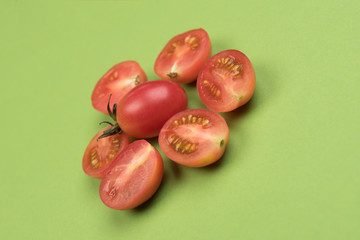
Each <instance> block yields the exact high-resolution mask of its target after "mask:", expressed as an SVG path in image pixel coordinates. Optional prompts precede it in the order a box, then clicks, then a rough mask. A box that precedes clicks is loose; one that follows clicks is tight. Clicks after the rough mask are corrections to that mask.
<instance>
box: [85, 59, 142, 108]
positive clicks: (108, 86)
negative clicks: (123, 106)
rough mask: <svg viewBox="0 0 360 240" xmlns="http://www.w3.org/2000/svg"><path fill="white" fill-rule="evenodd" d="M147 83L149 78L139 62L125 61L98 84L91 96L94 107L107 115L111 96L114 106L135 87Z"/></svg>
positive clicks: (117, 65) (109, 71)
mask: <svg viewBox="0 0 360 240" xmlns="http://www.w3.org/2000/svg"><path fill="white" fill-rule="evenodd" d="M146 81H147V77H146V75H145V73H144V71H143V70H142V68H141V67H140V65H139V64H138V63H137V62H135V61H125V62H121V63H118V64H116V65H115V66H113V67H112V68H111V69H110V70H108V71H107V73H105V75H104V76H103V77H101V78H100V80H99V81H98V82H97V84H96V86H95V88H94V90H93V93H92V95H91V101H92V105H93V107H94V108H95V109H96V110H98V111H100V112H103V113H105V114H107V113H108V112H107V109H106V106H107V103H108V100H109V96H110V94H111V95H112V96H111V101H112V102H111V105H112V104H113V103H116V102H118V101H119V100H120V99H121V98H122V97H123V96H124V95H125V94H126V93H128V92H129V91H130V90H131V89H133V88H134V87H135V86H137V85H139V84H141V83H143V82H146Z"/></svg>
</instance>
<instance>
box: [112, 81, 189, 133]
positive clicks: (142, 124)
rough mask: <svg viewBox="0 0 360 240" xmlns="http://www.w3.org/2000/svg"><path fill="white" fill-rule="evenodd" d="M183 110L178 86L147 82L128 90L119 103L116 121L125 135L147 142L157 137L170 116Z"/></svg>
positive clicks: (184, 99)
mask: <svg viewBox="0 0 360 240" xmlns="http://www.w3.org/2000/svg"><path fill="white" fill-rule="evenodd" d="M186 108H187V95H186V93H185V90H184V89H183V88H182V87H181V86H180V85H179V84H177V83H174V82H171V81H168V80H157V81H150V82H146V83H143V84H141V85H139V86H137V87H136V88H134V89H132V90H131V91H130V92H129V93H128V94H126V95H125V96H124V97H123V98H122V99H121V100H120V101H119V103H118V104H117V109H116V120H117V122H118V124H119V126H120V128H121V129H122V131H124V132H125V133H126V134H127V135H129V136H131V137H134V138H150V137H155V136H157V135H158V134H159V132H160V129H161V127H162V126H163V125H164V123H165V122H166V121H167V120H168V119H169V118H170V117H171V116H172V115H174V114H175V113H177V112H180V111H182V110H185V109H186Z"/></svg>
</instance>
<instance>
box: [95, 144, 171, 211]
mask: <svg viewBox="0 0 360 240" xmlns="http://www.w3.org/2000/svg"><path fill="white" fill-rule="evenodd" d="M163 171H164V166H163V161H162V158H161V155H160V154H159V152H158V151H157V150H156V149H155V148H154V147H153V146H151V144H150V143H148V142H147V141H145V140H137V141H135V142H133V143H131V144H130V145H128V146H126V147H125V149H124V150H123V151H122V152H120V153H119V154H118V155H117V156H116V157H115V159H114V161H113V162H112V163H111V165H110V167H109V168H108V171H107V172H106V173H105V175H104V177H103V179H102V181H101V183H100V190H99V192H100V198H101V200H102V201H103V203H104V204H105V205H106V206H108V207H110V208H114V209H119V210H126V209H131V208H135V207H137V206H139V205H140V204H142V203H144V202H145V201H146V200H148V199H149V198H150V197H151V196H152V195H153V194H154V193H155V192H156V190H157V189H158V187H159V185H160V183H161V179H162V176H163Z"/></svg>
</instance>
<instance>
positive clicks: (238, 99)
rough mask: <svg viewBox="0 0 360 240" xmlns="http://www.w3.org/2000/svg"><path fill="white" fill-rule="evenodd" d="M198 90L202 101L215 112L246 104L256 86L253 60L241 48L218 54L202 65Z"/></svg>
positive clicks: (227, 110)
mask: <svg viewBox="0 0 360 240" xmlns="http://www.w3.org/2000/svg"><path fill="white" fill-rule="evenodd" d="M197 90H198V93H199V96H200V98H201V100H202V101H203V103H204V104H205V105H206V106H207V107H208V108H210V109H211V110H214V111H216V112H229V111H232V110H234V109H236V108H238V107H240V106H242V105H244V104H245V103H247V102H248V101H249V100H250V99H251V97H252V95H253V93H254V90H255V72H254V69H253V67H252V65H251V62H250V60H249V59H248V58H247V57H246V55H245V54H244V53H242V52H240V51H238V50H225V51H222V52H220V53H218V54H215V55H214V56H212V57H211V58H210V59H209V61H208V62H207V63H206V64H205V65H204V67H203V68H202V69H201V71H200V73H199V76H198V80H197Z"/></svg>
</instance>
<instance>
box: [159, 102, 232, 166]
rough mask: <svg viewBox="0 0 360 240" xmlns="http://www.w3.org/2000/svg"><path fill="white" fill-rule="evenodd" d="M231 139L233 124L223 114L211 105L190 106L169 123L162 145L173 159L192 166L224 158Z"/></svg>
mask: <svg viewBox="0 0 360 240" xmlns="http://www.w3.org/2000/svg"><path fill="white" fill-rule="evenodd" d="M228 139H229V128H228V126H227V124H226V121H225V120H224V118H223V117H222V116H220V115H219V114H218V113H216V112H213V111H210V110H207V109H188V110H185V111H182V112H179V113H177V114H175V115H174V116H173V117H171V118H170V119H169V120H168V121H167V122H166V123H165V125H164V126H163V128H162V129H161V131H160V134H159V145H160V148H161V149H162V151H163V152H164V154H165V155H166V156H167V157H168V158H170V159H171V160H173V161H175V162H177V163H179V164H182V165H185V166H188V167H203V166H207V165H209V164H212V163H214V162H216V161H217V160H219V159H220V157H221V156H222V155H223V153H224V151H225V148H226V145H227V142H228Z"/></svg>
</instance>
